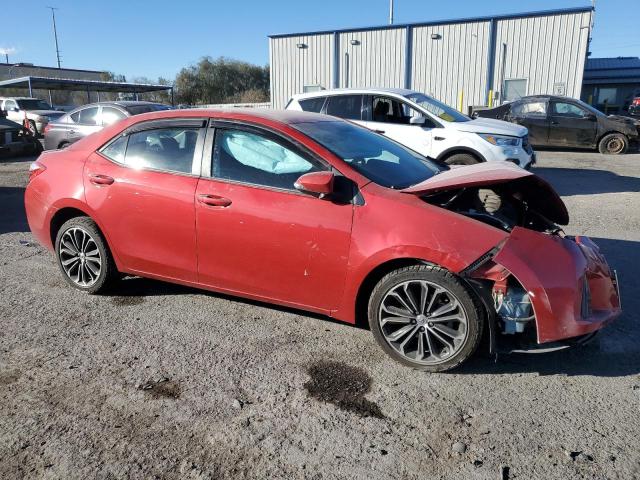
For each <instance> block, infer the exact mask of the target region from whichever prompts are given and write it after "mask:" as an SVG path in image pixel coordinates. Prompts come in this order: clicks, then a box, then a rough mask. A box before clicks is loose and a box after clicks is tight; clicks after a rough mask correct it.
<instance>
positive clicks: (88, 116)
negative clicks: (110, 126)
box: [65, 106, 102, 143]
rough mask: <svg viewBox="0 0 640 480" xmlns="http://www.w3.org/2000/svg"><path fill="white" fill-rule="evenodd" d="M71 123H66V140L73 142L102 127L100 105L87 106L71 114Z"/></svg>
mask: <svg viewBox="0 0 640 480" xmlns="http://www.w3.org/2000/svg"><path fill="white" fill-rule="evenodd" d="M71 120H72V121H73V123H69V124H66V127H67V131H66V132H65V134H66V141H67V142H69V143H74V142H77V141H78V140H80V139H81V138H84V137H86V136H87V135H90V134H92V133H94V132H97V131H99V130H101V129H102V125H101V123H100V107H98V106H94V107H87V108H83V109H80V110H78V111H77V112H75V113H73V114H72V115H71Z"/></svg>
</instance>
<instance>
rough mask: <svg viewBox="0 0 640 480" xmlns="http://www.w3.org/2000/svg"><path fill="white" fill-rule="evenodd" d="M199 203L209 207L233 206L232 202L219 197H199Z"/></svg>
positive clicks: (205, 195) (204, 195)
mask: <svg viewBox="0 0 640 480" xmlns="http://www.w3.org/2000/svg"><path fill="white" fill-rule="evenodd" d="M198 201H199V202H200V203H202V204H204V205H207V206H209V207H228V206H229V205H231V200H229V199H228V198H225V197H221V196H219V195H209V194H206V193H205V194H201V195H198Z"/></svg>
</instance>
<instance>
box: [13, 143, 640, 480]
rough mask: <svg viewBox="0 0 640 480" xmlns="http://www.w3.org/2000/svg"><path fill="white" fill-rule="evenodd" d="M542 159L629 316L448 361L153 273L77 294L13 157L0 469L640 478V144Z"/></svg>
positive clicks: (22, 165) (543, 170) (64, 473)
mask: <svg viewBox="0 0 640 480" xmlns="http://www.w3.org/2000/svg"><path fill="white" fill-rule="evenodd" d="M539 159H540V161H539V165H538V167H537V168H535V171H536V173H538V174H540V175H542V176H543V177H544V178H546V179H548V180H549V181H550V182H551V183H552V184H553V185H554V186H555V187H556V188H557V189H558V191H559V192H560V194H561V195H562V196H563V198H564V199H565V201H566V203H567V205H568V208H569V211H570V213H571V215H572V219H571V224H570V225H569V227H568V228H567V229H566V230H567V232H568V233H570V234H586V235H589V236H591V237H592V238H594V239H595V240H596V242H597V243H598V244H600V246H601V247H602V250H603V251H604V253H605V254H606V255H607V257H608V259H609V261H610V263H612V264H613V266H614V267H615V268H617V269H618V270H619V273H620V281H621V284H622V298H623V307H624V310H625V311H624V315H623V316H622V317H621V318H620V319H619V321H617V322H616V323H614V324H612V325H610V326H609V327H607V328H606V329H605V330H604V332H603V333H602V335H601V336H600V337H599V339H598V340H596V341H595V342H594V343H592V344H590V345H587V346H584V347H581V348H579V349H575V350H571V351H563V352H558V353H551V354H535V355H522V354H519V355H516V354H511V355H500V356H499V358H498V361H497V363H494V362H493V360H491V359H489V358H487V357H482V356H479V357H478V358H476V359H474V360H472V361H471V362H470V363H469V364H468V365H467V366H466V367H464V368H463V369H462V370H458V371H455V372H454V373H449V374H425V373H419V372H415V371H413V370H411V369H408V368H405V367H402V366H400V365H399V364H396V363H394V362H393V361H392V360H390V358H388V357H387V356H386V355H385V354H384V353H383V352H382V350H381V349H380V348H378V346H377V345H376V344H375V342H374V340H373V338H372V336H371V334H370V332H368V331H367V330H364V329H361V328H355V327H351V326H348V325H343V324H339V323H337V322H332V321H330V320H327V319H325V318H322V317H315V316H310V315H307V314H304V313H301V312H296V311H290V310H286V309H280V308H273V307H270V306H267V305H262V304H257V303H254V302H248V301H243V300H238V299H234V298H230V297H225V296H221V295H214V294H210V293H206V292H202V291H197V290H193V289H188V288H183V287H179V286H174V285H170V284H164V283H160V282H155V281H150V280H144V279H139V278H130V279H127V280H125V281H123V282H122V283H121V284H120V285H119V286H118V288H117V290H116V291H115V292H113V294H112V295H110V296H88V295H84V294H81V293H79V292H77V291H74V290H73V289H71V288H70V287H68V286H67V285H66V284H65V283H64V281H63V280H62V278H61V276H60V274H59V272H58V270H57V268H56V266H55V264H54V261H53V258H52V256H51V254H49V253H48V252H46V251H45V250H44V249H43V248H41V247H40V246H38V245H37V244H34V243H33V238H32V236H31V234H30V233H29V229H28V226H27V223H26V219H25V216H24V209H23V204H22V196H23V193H24V185H25V178H26V171H27V169H28V166H29V161H30V159H19V160H14V161H11V160H3V161H0V478H3V479H13V478H51V479H53V478H56V479H57V478H59V479H75V478H78V479H80V478H192V479H201V478H202V479H204V478H282V479H285V478H286V479H292V478H313V479H320V478H326V479H329V478H362V479H372V478H374V479H387V478H389V479H413V478H416V479H417V478H442V479H491V480H495V479H572V478H583V479H625V480H626V479H632V478H640V448H639V447H638V438H639V437H640V418H639V413H640V408H639V407H640V324H639V320H640V316H639V313H638V312H639V310H640V283H639V278H640V154H634V155H624V156H621V157H611V156H602V155H599V154H595V153H580V152H561V153H558V152H549V151H547V152H540V153H539Z"/></svg>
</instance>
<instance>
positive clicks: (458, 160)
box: [444, 153, 480, 165]
mask: <svg viewBox="0 0 640 480" xmlns="http://www.w3.org/2000/svg"><path fill="white" fill-rule="evenodd" d="M444 163H446V164H447V165H475V164H476V163H480V161H479V160H478V159H477V158H476V157H474V156H473V155H471V154H470V153H455V154H453V155H451V156H450V157H448V158H447V159H446V160H445V161H444Z"/></svg>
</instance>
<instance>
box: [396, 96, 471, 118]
mask: <svg viewBox="0 0 640 480" xmlns="http://www.w3.org/2000/svg"><path fill="white" fill-rule="evenodd" d="M406 98H408V99H409V100H411V101H412V102H415V103H417V104H418V105H420V106H421V107H422V108H424V109H425V110H426V111H427V112H429V113H431V114H433V115H435V116H436V117H438V118H440V119H442V120H444V121H446V122H468V121H469V120H471V118H469V117H467V116H466V115H463V114H462V113H460V112H459V111H457V110H454V109H453V108H451V107H449V106H447V105H445V104H444V103H442V102H439V101H438V100H436V99H435V98H431V97H428V96H426V95H425V94H423V93H410V94H409V95H406Z"/></svg>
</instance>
